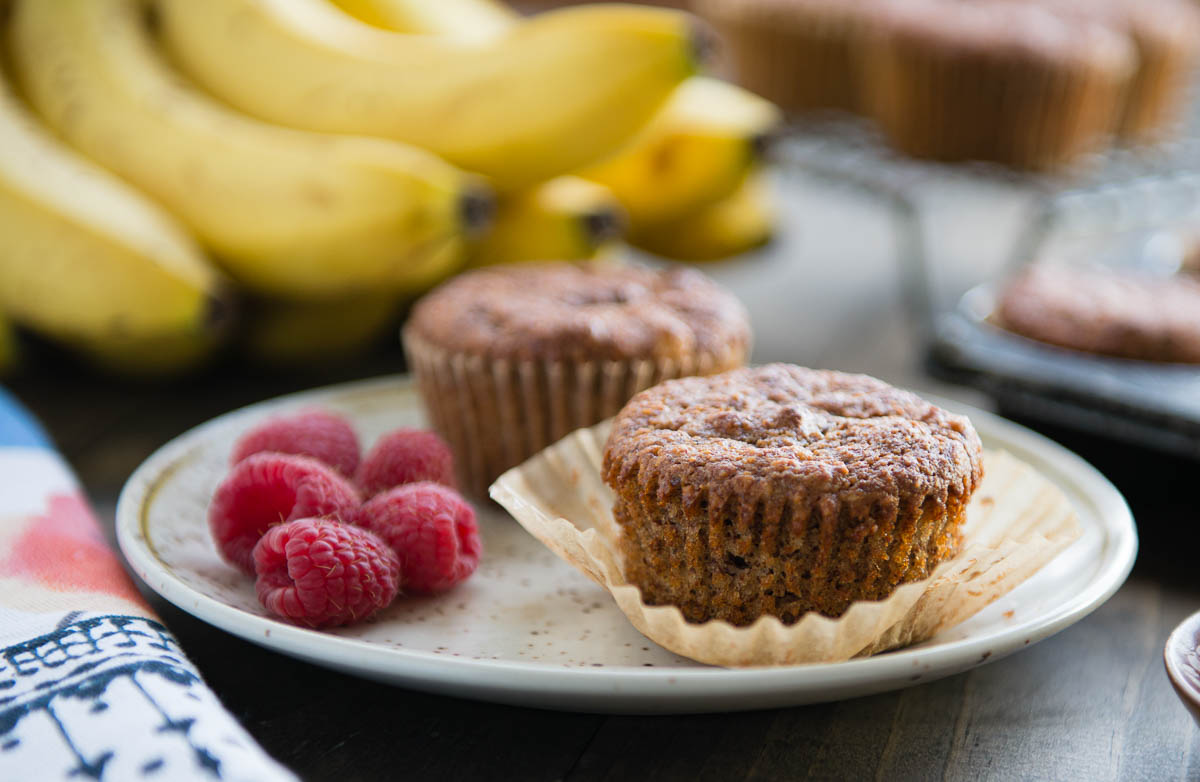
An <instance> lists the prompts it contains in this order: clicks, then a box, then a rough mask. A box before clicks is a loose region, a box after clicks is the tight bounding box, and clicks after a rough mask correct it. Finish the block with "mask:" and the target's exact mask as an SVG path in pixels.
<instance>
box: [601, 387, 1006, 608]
mask: <svg viewBox="0 0 1200 782" xmlns="http://www.w3.org/2000/svg"><path fill="white" fill-rule="evenodd" d="M603 472H604V480H605V482H606V483H607V484H608V485H609V486H610V487H611V488H612V489H613V491H614V492H615V494H616V502H615V506H614V515H615V517H616V520H617V523H618V524H619V525H620V529H621V542H620V546H621V552H622V556H623V560H624V566H625V573H626V576H627V577H628V578H629V580H630V582H631V583H633V584H635V585H637V586H638V587H639V588H640V589H641V591H642V597H643V599H644V600H645V601H646V602H647V603H649V604H652V605H675V606H678V607H679V609H680V610H681V611H682V612H683V615H684V616H685V617H686V618H687V619H688V620H689V621H693V622H703V621H706V620H709V619H723V620H725V621H727V622H730V623H732V624H735V625H746V624H750V623H751V622H753V621H754V620H755V619H757V618H758V617H759V616H762V615H764V614H770V615H773V616H776V617H778V618H779V619H780V620H782V621H783V622H784V623H792V622H795V621H797V620H798V619H799V618H800V617H801V616H803V615H804V614H805V613H806V612H808V611H819V612H820V613H822V614H825V615H827V616H833V617H836V616H839V615H841V614H842V613H844V612H845V611H846V609H847V608H848V607H849V606H850V604H851V603H853V602H855V601H857V600H878V599H882V598H884V597H887V596H888V595H889V594H890V593H891V592H892V591H893V590H894V589H895V588H896V587H897V586H898V585H900V584H902V583H907V582H911V581H917V580H920V579H922V578H925V577H927V576H928V575H929V574H930V573H931V572H932V570H933V569H934V567H935V566H936V565H937V564H938V563H940V562H942V561H944V560H946V559H948V558H950V557H951V556H953V554H954V553H955V552H956V550H957V547H958V544H959V539H960V534H959V528H960V526H961V525H962V522H963V520H964V517H965V513H966V507H967V502H968V500H969V499H970V497H971V493H972V492H973V491H974V490H975V488H976V487H977V486H978V485H979V481H980V480H981V478H982V475H983V471H982V449H981V446H980V442H979V438H978V436H977V435H976V434H975V430H974V429H973V428H972V427H971V424H970V422H969V421H968V420H967V419H966V418H964V417H962V416H958V415H952V414H950V413H947V412H945V411H944V410H941V409H939V408H937V407H935V406H933V405H931V404H929V403H928V402H925V401H923V400H922V399H920V398H919V397H917V396H916V395H914V394H911V393H909V392H907V391H901V390H899V389H896V388H893V387H892V386H889V385H887V384H886V383H883V382H881V381H879V380H875V379H874V378H870V377H866V376H864V375H847V374H842V373H840V372H828V371H818V370H812V369H803V368H800V367H795V366H790V365H786V364H771V365H768V366H763V367H758V368H750V369H738V370H734V371H731V372H726V373H724V374H721V375H716V376H713V377H706V378H685V379H682V380H672V381H668V382H666V383H663V384H661V385H658V386H656V387H654V388H651V389H649V390H647V391H643V392H642V393H640V394H638V395H637V396H635V397H634V398H633V399H632V400H630V402H629V404H627V405H626V406H625V408H624V409H623V410H622V411H621V413H620V414H619V415H618V416H617V418H616V419H615V421H614V423H613V429H612V433H611V435H610V436H609V439H608V443H607V445H606V447H605V451H604V462H603Z"/></svg>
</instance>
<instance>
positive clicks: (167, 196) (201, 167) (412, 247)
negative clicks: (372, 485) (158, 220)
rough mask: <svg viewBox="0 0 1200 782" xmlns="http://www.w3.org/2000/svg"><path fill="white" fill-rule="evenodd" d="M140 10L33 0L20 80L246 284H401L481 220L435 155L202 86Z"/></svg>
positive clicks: (284, 291) (305, 290) (463, 180)
mask: <svg viewBox="0 0 1200 782" xmlns="http://www.w3.org/2000/svg"><path fill="white" fill-rule="evenodd" d="M197 5H200V6H207V3H198V4H197ZM143 11H144V7H143V5H142V3H141V2H139V0H53V2H44V0H23V1H22V2H19V3H18V4H17V5H16V7H15V9H14V14H13V18H12V20H11V21H10V26H11V30H10V33H11V40H12V43H13V55H14V57H13V59H14V63H15V70H16V72H17V75H18V77H19V79H20V82H21V84H22V86H23V87H24V90H25V93H26V94H27V95H28V96H29V99H30V101H31V102H32V103H33V104H34V106H35V108H37V109H38V111H39V112H40V113H41V114H42V115H43V117H45V118H46V120H47V121H48V122H49V124H51V125H52V126H53V127H54V129H55V130H57V131H58V133H59V134H60V135H61V136H63V137H64V138H65V139H66V140H67V141H68V142H69V143H70V144H72V145H73V146H75V147H76V148H78V149H79V150H80V151H82V152H83V153H84V154H86V155H88V156H89V157H91V158H92V159H94V160H96V161H97V162H99V163H100V164H102V165H104V166H105V167H107V168H109V169H111V170H113V171H114V172H116V173H117V174H118V175H120V176H122V177H123V178H125V179H127V180H128V181H130V182H131V183H133V184H135V185H136V186H138V187H139V188H141V189H142V190H144V191H145V192H146V193H148V194H149V195H151V196H153V197H154V198H156V199H157V200H158V201H159V202H161V203H162V204H163V205H165V206H167V207H168V208H169V209H170V210H171V211H172V212H174V213H175V214H176V215H177V216H178V217H179V218H181V219H182V220H183V221H184V222H185V223H186V224H187V225H188V226H189V227H191V228H192V230H193V231H194V232H195V233H196V234H197V235H198V236H199V237H200V239H201V240H202V241H203V242H204V243H205V244H207V245H208V246H209V247H210V248H211V249H212V250H213V251H214V252H215V253H216V254H217V256H218V257H219V260H220V261H221V262H222V263H223V264H224V265H225V267H226V268H227V269H228V270H229V271H230V272H231V273H232V274H233V275H234V276H235V277H236V278H237V279H238V280H240V281H241V282H243V283H245V284H246V285H247V286H249V287H251V288H254V289H256V290H258V291H262V292H267V293H270V294H274V295H278V296H287V297H298V298H300V297H329V296H335V295H339V294H350V293H353V292H356V291H362V290H366V289H370V288H373V287H375V286H378V285H388V284H392V283H394V282H396V281H397V280H401V279H403V277H404V276H405V275H406V274H407V268H408V266H409V265H410V263H411V262H412V260H413V258H414V257H417V256H419V255H421V254H423V253H424V252H425V251H426V249H427V248H428V247H429V246H430V245H431V244H440V243H441V242H444V241H445V240H446V239H447V238H449V237H453V236H456V235H457V234H458V233H459V232H460V231H461V230H462V228H463V226H464V222H467V221H469V218H470V213H471V212H472V209H471V207H472V206H473V205H474V204H475V203H476V197H475V196H474V195H473V191H472V187H473V186H474V185H473V182H472V180H471V179H470V178H469V177H467V176H466V175H464V174H462V173H461V172H459V171H458V170H456V169H455V168H453V167H452V166H450V165H448V164H446V163H444V162H443V161H441V160H439V159H438V158H436V157H435V156H433V155H431V154H429V153H427V152H424V151H422V150H418V149H415V148H412V147H408V146H406V145H403V144H397V143H394V142H389V141H384V140H380V139H366V138H348V137H344V136H335V135H327V134H316V133H308V132H303V131H297V130H289V129H286V128H280V127H276V126H273V125H269V124H266V123H262V122H259V121H257V120H253V119H251V118H248V117H245V116H243V115H240V114H238V113H237V112H234V111H232V110H229V109H226V108H225V107H223V106H221V105H220V104H219V103H217V102H216V101H214V100H211V99H209V98H207V97H206V96H204V95H203V94H201V93H200V92H199V91H196V90H193V89H191V88H189V87H188V86H187V85H186V84H184V83H183V82H182V81H181V80H179V79H178V77H177V76H176V75H175V74H174V72H173V71H172V70H171V69H170V68H169V66H168V65H167V64H166V62H165V61H164V60H163V59H162V58H161V57H160V56H159V54H158V52H157V51H156V50H155V47H154V46H153V42H152V40H151V39H150V34H149V30H148V28H147V25H146V19H145V18H144V15H143Z"/></svg>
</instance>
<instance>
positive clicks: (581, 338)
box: [408, 263, 750, 361]
mask: <svg viewBox="0 0 1200 782" xmlns="http://www.w3.org/2000/svg"><path fill="white" fill-rule="evenodd" d="M408 328H410V329H411V330H412V331H413V333H414V334H415V335H416V336H418V337H420V338H422V339H424V340H426V341H427V342H430V343H432V344H434V345H437V346H439V347H440V348H442V349H443V350H447V351H451V352H456V353H465V354H468V355H472V356H480V357H483V358H487V359H513V360H518V361H529V360H540V361H580V360H628V359H652V360H659V359H674V360H682V359H685V358H690V357H693V356H695V355H697V354H721V355H725V354H728V353H736V354H739V355H744V354H745V353H746V351H747V350H748V347H749V343H750V327H749V323H748V320H747V316H746V312H745V309H744V308H743V307H742V305H741V303H740V302H738V300H737V299H736V298H734V297H733V296H732V295H731V294H729V293H727V292H726V291H724V290H723V289H721V288H720V287H718V286H717V284H716V283H714V282H712V281H711V280H710V279H708V278H707V277H706V276H704V275H703V274H701V273H699V272H697V271H694V270H691V269H672V270H669V271H657V270H653V269H648V268H643V267H638V266H624V265H615V264H569V263H551V264H527V265H520V266H498V267H489V268H484V269H478V270H475V271H471V272H467V273H465V274H462V275H459V276H458V277H455V278H454V279H452V280H451V281H450V282H448V283H446V284H444V285H442V286H441V287H439V288H438V289H436V290H435V291H433V292H432V293H430V294H429V295H427V296H426V297H425V298H423V299H421V301H420V302H419V303H418V304H417V306H416V308H415V309H414V310H413V314H412V317H411V319H410V320H409V325H408Z"/></svg>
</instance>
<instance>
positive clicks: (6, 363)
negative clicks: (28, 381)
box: [0, 316, 21, 377]
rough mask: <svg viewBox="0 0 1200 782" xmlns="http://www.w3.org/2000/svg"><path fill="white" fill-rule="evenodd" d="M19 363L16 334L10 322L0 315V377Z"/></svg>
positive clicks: (10, 372) (7, 373)
mask: <svg viewBox="0 0 1200 782" xmlns="http://www.w3.org/2000/svg"><path fill="white" fill-rule="evenodd" d="M20 363H21V355H20V348H19V347H18V344H17V334H16V332H15V331H13V326H12V323H11V322H9V320H8V319H7V318H5V317H3V316H0V377H5V376H7V375H11V374H12V373H13V372H15V371H16V369H17V367H18V366H19V365H20Z"/></svg>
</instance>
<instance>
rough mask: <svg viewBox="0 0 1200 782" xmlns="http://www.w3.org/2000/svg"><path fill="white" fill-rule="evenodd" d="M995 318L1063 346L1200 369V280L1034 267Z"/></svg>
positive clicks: (1013, 286)
mask: <svg viewBox="0 0 1200 782" xmlns="http://www.w3.org/2000/svg"><path fill="white" fill-rule="evenodd" d="M993 319H994V320H995V321H996V324H997V325H999V326H1001V327H1003V328H1005V329H1008V330H1009V331H1011V332H1013V333H1015V334H1020V335H1021V336H1023V337H1028V338H1029V339H1034V340H1037V341H1039V342H1045V343H1047V344H1050V345H1055V346H1058V347H1063V348H1070V349H1073V350H1080V351H1084V352H1087V353H1097V354H1100V355H1105V356H1116V357H1119V358H1131V359H1141V360H1144V361H1166V362H1177V363H1189V364H1195V363H1200V280H1197V279H1195V278H1193V277H1189V276H1187V275H1175V276H1171V277H1161V276H1156V275H1151V274H1145V273H1138V272H1119V271H1115V270H1106V269H1088V268H1082V267H1069V266H1049V265H1035V266H1031V267H1029V268H1027V269H1025V270H1024V271H1023V272H1022V273H1021V274H1020V275H1018V276H1017V277H1016V278H1015V279H1014V280H1013V281H1012V282H1010V283H1009V284H1008V285H1007V286H1006V287H1005V289H1004V290H1003V291H1002V293H1001V294H1000V297H999V300H998V301H997V303H996V310H995V314H994V315H993Z"/></svg>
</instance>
